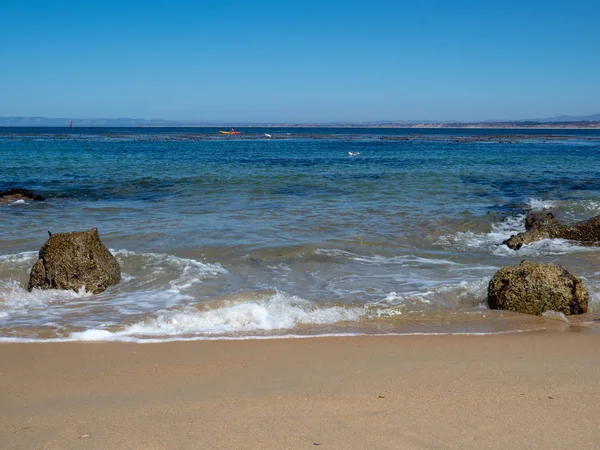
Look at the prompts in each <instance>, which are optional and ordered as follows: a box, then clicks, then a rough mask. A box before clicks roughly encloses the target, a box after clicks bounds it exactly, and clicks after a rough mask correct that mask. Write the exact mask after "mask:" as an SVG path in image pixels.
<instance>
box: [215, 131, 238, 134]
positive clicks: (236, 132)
mask: <svg viewBox="0 0 600 450" xmlns="http://www.w3.org/2000/svg"><path fill="white" fill-rule="evenodd" d="M219 133H221V134H242V132H241V131H219Z"/></svg>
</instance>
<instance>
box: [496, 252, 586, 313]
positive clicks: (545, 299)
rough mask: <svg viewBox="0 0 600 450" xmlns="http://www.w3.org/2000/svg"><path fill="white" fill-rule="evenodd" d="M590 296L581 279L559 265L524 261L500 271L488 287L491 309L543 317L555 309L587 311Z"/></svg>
mask: <svg viewBox="0 0 600 450" xmlns="http://www.w3.org/2000/svg"><path fill="white" fill-rule="evenodd" d="M588 300H589V293H588V289H587V286H586V285H585V284H584V283H583V281H582V280H581V278H579V277H577V276H576V275H574V274H572V273H571V272H569V271H567V270H565V269H564V268H562V267H561V266H559V265H556V264H540V263H532V262H527V261H522V262H521V264H520V265H519V266H511V267H504V268H502V269H500V270H499V271H498V272H496V274H495V275H494V276H493V278H492V279H491V281H490V284H489V286H488V303H489V306H490V308H491V309H504V310H508V311H515V312H520V313H525V314H535V315H538V316H539V315H542V314H543V313H544V312H545V311H549V310H553V311H557V312H562V313H564V314H566V315H570V314H583V313H585V312H587V308H588Z"/></svg>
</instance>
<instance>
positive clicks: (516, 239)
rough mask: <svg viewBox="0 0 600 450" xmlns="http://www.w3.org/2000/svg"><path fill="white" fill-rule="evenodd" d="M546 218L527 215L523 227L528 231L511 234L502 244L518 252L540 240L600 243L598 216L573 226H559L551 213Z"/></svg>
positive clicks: (599, 221) (599, 218) (599, 219)
mask: <svg viewBox="0 0 600 450" xmlns="http://www.w3.org/2000/svg"><path fill="white" fill-rule="evenodd" d="M546 216H547V217H542V218H540V217H533V216H532V217H531V218H530V216H529V215H528V216H527V219H526V222H525V227H526V228H527V227H529V228H528V230H527V231H525V232H523V233H519V234H513V235H512V236H511V237H510V238H508V239H507V240H506V241H504V242H503V244H505V245H507V246H508V247H509V248H512V249H513V250H519V249H520V248H521V247H522V246H523V245H525V244H531V243H532V242H535V241H540V240H542V239H567V240H570V241H579V242H581V243H584V244H598V243H600V216H595V217H592V218H591V219H588V220H585V221H583V222H579V223H576V224H575V225H560V224H559V223H558V221H557V220H556V218H555V217H554V215H552V213H547V215H546ZM548 216H549V217H548Z"/></svg>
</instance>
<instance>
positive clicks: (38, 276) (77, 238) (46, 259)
mask: <svg viewBox="0 0 600 450" xmlns="http://www.w3.org/2000/svg"><path fill="white" fill-rule="evenodd" d="M48 234H50V237H49V239H48V240H47V241H46V243H45V244H44V245H43V246H42V248H41V249H40V253H39V259H38V260H37V261H36V262H35V263H34V265H33V267H32V268H31V275H30V277H29V286H28V289H29V291H31V290H32V289H34V288H37V289H63V290H73V291H75V292H77V291H79V290H80V289H81V288H82V287H83V286H85V289H86V291H87V292H91V293H93V294H98V293H100V292H102V291H104V290H105V289H106V288H107V287H109V286H113V285H115V284H118V283H119V281H121V267H120V266H119V263H118V261H117V260H116V259H115V257H114V256H113V255H112V254H111V253H110V251H108V249H107V248H106V246H105V245H104V244H103V243H102V241H101V240H100V236H99V234H98V229H97V228H93V229H91V230H89V231H81V232H71V233H58V234H51V233H50V232H48Z"/></svg>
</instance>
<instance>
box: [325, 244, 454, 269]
mask: <svg viewBox="0 0 600 450" xmlns="http://www.w3.org/2000/svg"><path fill="white" fill-rule="evenodd" d="M315 253H316V254H318V255H326V256H331V257H343V258H347V259H351V260H354V261H358V262H360V263H363V264H373V265H382V264H398V265H410V266H423V265H449V266H460V264H458V263H456V262H454V261H449V260H446V259H435V258H423V257H420V256H415V255H400V256H391V257H386V256H382V255H373V256H364V255H357V254H356V253H352V252H348V251H345V250H339V249H323V248H319V249H317V250H316V251H315Z"/></svg>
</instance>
